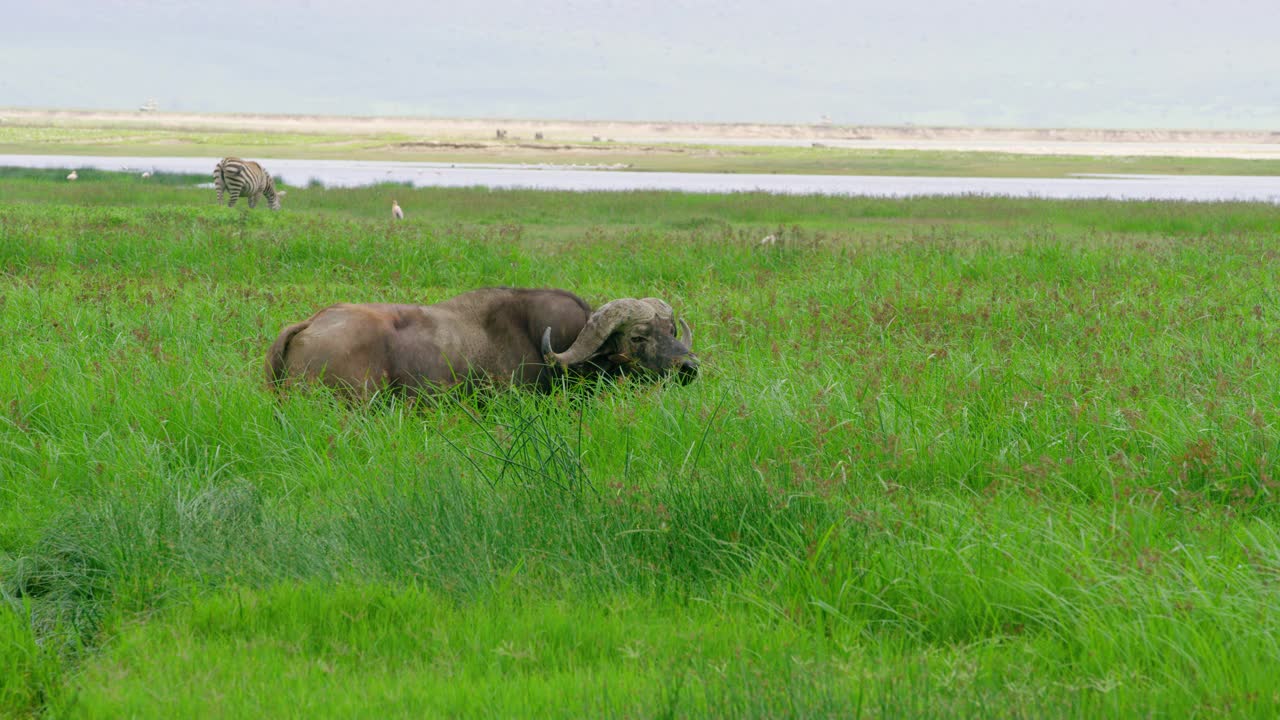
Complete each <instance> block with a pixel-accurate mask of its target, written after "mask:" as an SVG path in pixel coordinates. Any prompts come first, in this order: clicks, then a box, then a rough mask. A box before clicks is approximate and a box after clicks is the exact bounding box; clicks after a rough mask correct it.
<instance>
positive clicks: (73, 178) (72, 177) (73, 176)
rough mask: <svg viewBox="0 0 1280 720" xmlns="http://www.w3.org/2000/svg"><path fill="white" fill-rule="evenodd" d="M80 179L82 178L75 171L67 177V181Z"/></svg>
mask: <svg viewBox="0 0 1280 720" xmlns="http://www.w3.org/2000/svg"><path fill="white" fill-rule="evenodd" d="M78 177H80V176H79V175H77V174H76V171H75V170H72V171H71V174H70V175H68V176H67V179H68V180H75V179H76V178H78Z"/></svg>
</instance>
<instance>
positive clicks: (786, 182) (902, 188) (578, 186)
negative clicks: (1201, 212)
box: [0, 155, 1280, 204]
mask: <svg viewBox="0 0 1280 720" xmlns="http://www.w3.org/2000/svg"><path fill="white" fill-rule="evenodd" d="M217 161H218V158H214V157H208V158H198V157H195V158H191V157H105V156H75V155H0V166H16V167H30V168H95V169H99V170H121V169H130V170H133V171H136V172H142V171H143V170H152V171H160V172H182V173H199V174H204V175H210V176H212V172H213V166H214V165H215V164H216V163H217ZM259 161H260V162H261V163H262V164H263V165H264V166H266V168H267V169H268V170H270V171H271V173H272V174H273V175H275V176H278V177H282V178H284V180H285V181H286V182H288V183H289V184H291V185H306V184H307V183H308V182H310V181H311V180H318V181H320V182H322V183H324V184H325V185H326V186H329V187H358V186H364V185H373V184H376V183H385V182H395V183H411V184H413V185H414V186H415V187H476V186H480V187H491V188H527V189H534V190H576V191H590V190H612V191H627V190H672V191H680V192H698V193H732V192H768V193H778V194H788V195H844V196H869V197H913V196H921V195H1000V196H1012V197H1037V198H1063V199H1071V198H1105V199H1113V200H1196V201H1205V202H1213V201H1262V202H1270V203H1277V204H1280V177H1261V176H1242V175H1080V176H1074V177H1070V178H983V177H905V176H875V175H751V174H735V173H667V172H632V171H626V170H617V169H609V168H608V167H607V166H578V167H574V166H568V165H513V164H501V163H488V164H480V163H474V164H473V163H468V164H461V163H460V164H450V163H427V162H391V161H364V160H278V159H277V160H272V159H265V158H260V159H259ZM211 179H212V177H211Z"/></svg>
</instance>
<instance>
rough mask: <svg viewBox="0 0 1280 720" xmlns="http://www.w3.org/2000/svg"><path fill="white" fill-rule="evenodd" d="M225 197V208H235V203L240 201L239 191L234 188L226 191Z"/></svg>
mask: <svg viewBox="0 0 1280 720" xmlns="http://www.w3.org/2000/svg"><path fill="white" fill-rule="evenodd" d="M227 197H228V200H227V207H235V206H236V201H237V200H239V199H240V191H239V190H238V189H236V188H231V189H230V190H228V191H227Z"/></svg>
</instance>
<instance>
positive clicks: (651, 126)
mask: <svg viewBox="0 0 1280 720" xmlns="http://www.w3.org/2000/svg"><path fill="white" fill-rule="evenodd" d="M5 125H15V126H33V125H38V126H50V127H67V128H83V127H107V128H135V129H143V128H152V129H207V130H219V131H229V130H236V131H246V132H264V133H298V134H328V133H339V134H346V135H356V136H361V135H378V134H390V133H395V134H404V135H410V136H414V137H421V138H425V139H435V140H446V141H454V140H493V139H495V137H496V135H497V132H498V131H499V130H502V131H504V132H505V133H506V137H507V138H508V139H533V138H534V137H535V136H536V135H537V134H538V133H541V134H542V135H543V137H544V138H546V139H548V140H556V141H568V142H590V141H593V140H599V141H617V142H646V143H685V144H707V145H745V146H784V147H785V146H789V147H798V146H814V145H816V146H821V147H833V148H846V149H857V148H865V149H875V150H935V151H950V152H995V153H1014V154H1031V155H1085V156H1090V155H1092V156H1103V157H1117V156H1145V157H1150V156H1168V157H1187V158H1238V159H1280V131H1268V130H1165V129H1088V128H1081V129H1070V128H986V127H973V128H965V127H931V126H872V125H836V124H830V125H827V124H811V125H804V124H793V125H784V124H769V123H695V122H657V121H649V122H644V121H572V120H530V119H494V118H485V119H477V118H471V119H467V118H427V117H356V116H332V115H272V114H248V113H226V114H222V113H182V112H143V111H132V112H127V111H104V110H55V109H24V108H0V127H3V126H5Z"/></svg>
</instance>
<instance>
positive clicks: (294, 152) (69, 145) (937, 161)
mask: <svg viewBox="0 0 1280 720" xmlns="http://www.w3.org/2000/svg"><path fill="white" fill-rule="evenodd" d="M0 154H20V155H21V154H37V155H52V154H62V155H108V156H143V157H153V156H177V157H222V156H226V155H246V156H252V157H257V158H307V159H343V160H394V161H417V162H447V163H493V162H498V163H530V164H538V163H548V164H563V165H568V164H603V165H612V164H622V165H626V166H628V168H629V169H630V170H633V171H636V172H727V173H763V174H769V173H802V174H814V175H908V176H951V177H1068V176H1070V175H1072V174H1075V173H1147V174H1165V175H1280V160H1268V159H1252V160H1246V159H1236V158H1212V157H1204V158H1184V157H1105V156H1099V157H1092V156H1073V155H1023V154H1015V153H999V152H972V151H964V152H961V151H940V150H876V149H849V148H839V147H746V146H729V145H705V144H703V145H699V144H692V143H635V142H631V143H628V142H602V143H594V142H582V141H567V142H552V141H548V142H539V141H532V140H528V139H526V140H523V141H519V140H510V141H496V140H493V141H491V140H485V141H477V140H476V139H474V138H469V139H461V138H443V139H442V138H434V137H433V138H423V137H415V136H410V135H403V134H359V135H334V134H318V133H286V132H247V131H229V130H210V129H208V128H191V129H185V130H184V129H158V128H137V127H110V126H106V127H65V126H48V125H24V124H13V123H11V124H6V125H4V126H2V127H0Z"/></svg>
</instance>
